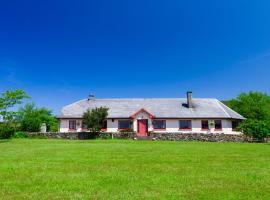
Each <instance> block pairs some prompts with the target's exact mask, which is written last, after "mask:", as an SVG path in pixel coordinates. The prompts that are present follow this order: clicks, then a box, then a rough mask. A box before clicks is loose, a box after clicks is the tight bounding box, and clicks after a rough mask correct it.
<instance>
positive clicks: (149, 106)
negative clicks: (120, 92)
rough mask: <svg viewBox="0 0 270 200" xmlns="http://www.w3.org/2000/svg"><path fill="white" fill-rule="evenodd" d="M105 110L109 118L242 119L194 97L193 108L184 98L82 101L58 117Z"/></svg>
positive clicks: (210, 101) (214, 102) (213, 102)
mask: <svg viewBox="0 0 270 200" xmlns="http://www.w3.org/2000/svg"><path fill="white" fill-rule="evenodd" d="M96 107H107V108H109V110H108V118H130V117H132V115H134V113H136V112H138V111H139V110H141V109H144V110H145V111H147V112H148V113H151V114H152V115H153V116H155V117H156V118H188V119H189V118H190V119H191V118H232V119H244V117H243V116H241V115H240V114H238V113H236V112H235V111H233V110H232V109H230V108H229V107H227V106H226V105H224V104H223V103H222V102H220V101H219V100H217V99H208V98H193V100H192V108H188V107H187V105H186V98H146V99H143V98H130V99H125V98H123V99H91V100H88V99H83V100H80V101H77V102H75V103H72V104H70V105H67V106H65V107H63V108H62V110H61V113H60V115H59V118H81V117H82V115H83V113H84V112H85V111H86V110H87V109H93V108H96Z"/></svg>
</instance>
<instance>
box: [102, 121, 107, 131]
mask: <svg viewBox="0 0 270 200" xmlns="http://www.w3.org/2000/svg"><path fill="white" fill-rule="evenodd" d="M102 129H107V120H105V121H104V122H103V125H102Z"/></svg>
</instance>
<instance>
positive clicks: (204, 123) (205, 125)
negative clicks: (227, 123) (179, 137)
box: [202, 120, 209, 129]
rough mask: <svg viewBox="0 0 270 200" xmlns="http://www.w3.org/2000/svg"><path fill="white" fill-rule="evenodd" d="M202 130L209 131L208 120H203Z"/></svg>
mask: <svg viewBox="0 0 270 200" xmlns="http://www.w3.org/2000/svg"><path fill="white" fill-rule="evenodd" d="M202 129H209V126H208V120H202Z"/></svg>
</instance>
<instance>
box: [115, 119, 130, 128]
mask: <svg viewBox="0 0 270 200" xmlns="http://www.w3.org/2000/svg"><path fill="white" fill-rule="evenodd" d="M118 129H131V121H130V120H119V121H118Z"/></svg>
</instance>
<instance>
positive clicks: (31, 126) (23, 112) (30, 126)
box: [18, 103, 58, 132]
mask: <svg viewBox="0 0 270 200" xmlns="http://www.w3.org/2000/svg"><path fill="white" fill-rule="evenodd" d="M18 121H19V122H20V129H21V130H22V131H29V132H39V131H40V127H41V124H42V123H45V124H46V126H47V130H48V131H57V129H58V127H57V126H58V121H57V119H56V118H55V117H54V116H53V115H52V111H51V110H49V109H47V108H37V107H36V106H35V104H34V103H28V104H26V105H25V106H24V107H23V108H20V109H19V111H18Z"/></svg>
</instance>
